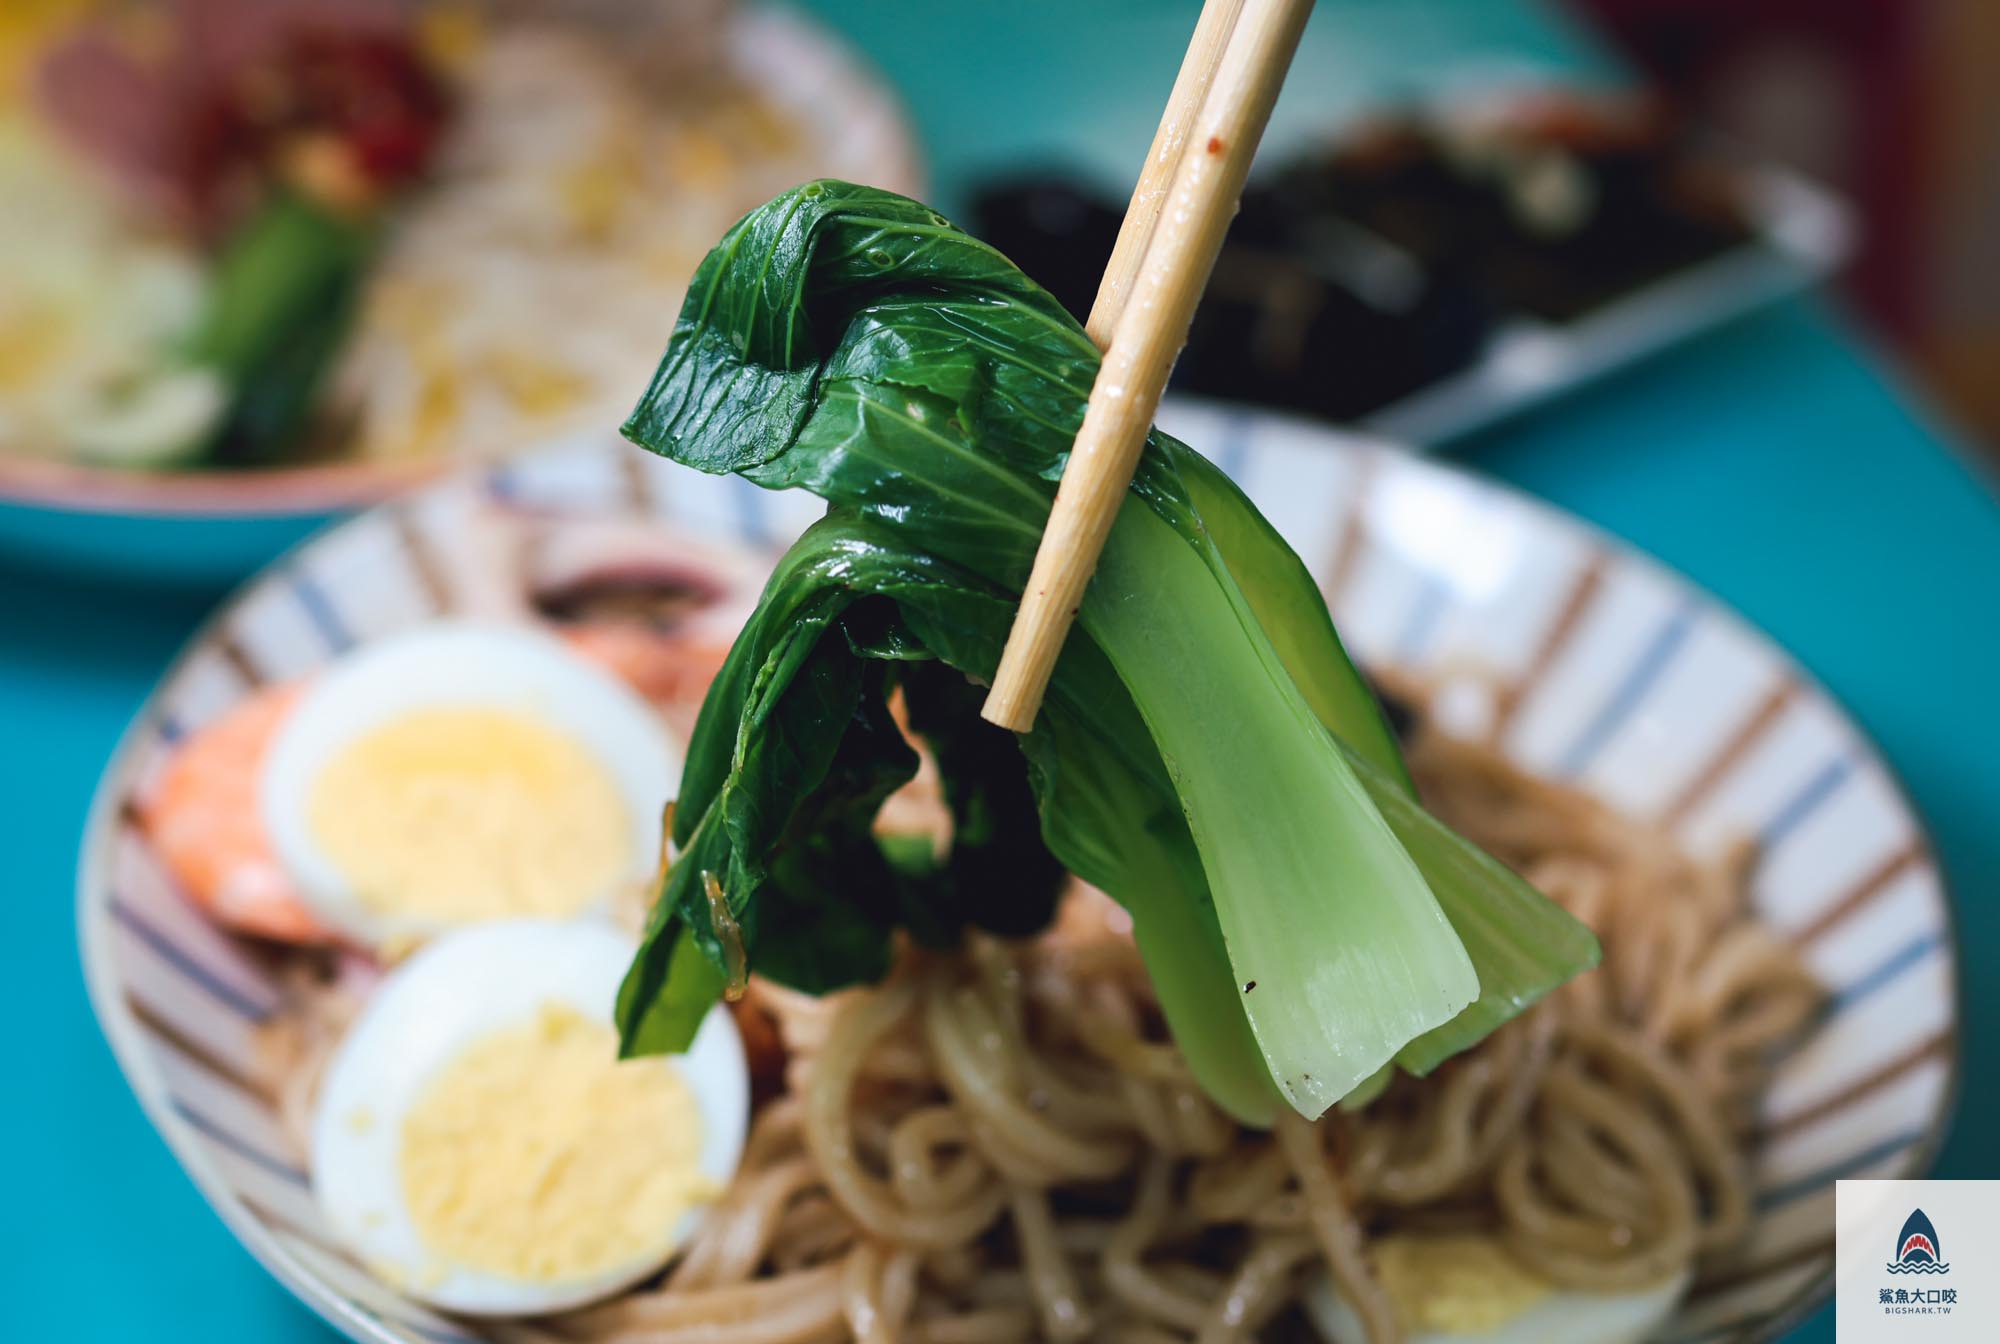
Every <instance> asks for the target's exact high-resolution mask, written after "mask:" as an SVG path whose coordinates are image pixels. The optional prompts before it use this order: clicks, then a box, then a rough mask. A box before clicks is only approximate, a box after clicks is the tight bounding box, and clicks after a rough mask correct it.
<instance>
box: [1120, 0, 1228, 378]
mask: <svg viewBox="0 0 2000 1344" xmlns="http://www.w3.org/2000/svg"><path fill="white" fill-rule="evenodd" d="M1242 10H1243V0H1207V3H1206V4H1204V5H1203V6H1202V7H1201V17H1200V18H1199V19H1197V20H1196V21H1195V26H1194V36H1193V37H1191V38H1189V39H1188V49H1187V55H1185V56H1183V57H1182V58H1181V69H1180V73H1179V74H1177V75H1175V76H1174V88H1173V92H1172V93H1169V94H1168V95H1167V110H1166V111H1165V112H1164V113H1162V114H1161V116H1160V128H1159V129H1158V130H1156V131H1154V132H1153V143H1152V147H1151V148H1149V149H1148V150H1147V151H1146V165H1145V167H1143V168H1141V169H1140V170H1139V180H1138V182H1137V183H1135V184H1134V185H1133V187H1132V199H1131V200H1130V201H1129V202H1128V203H1127V204H1126V206H1125V218H1124V220H1123V222H1121V223H1120V224H1119V226H1118V241H1117V242H1116V243H1114V244H1112V247H1111V259H1110V260H1109V261H1107V262H1105V264H1104V278H1103V279H1102V280H1100V281H1098V284H1097V297H1096V298H1095V299H1093V300H1092V301H1091V305H1090V317H1089V319H1088V320H1087V321H1085V322H1084V324H1083V329H1084V331H1086V332H1087V333H1089V335H1090V339H1091V340H1093V341H1095V342H1097V348H1098V349H1099V350H1102V349H1104V348H1105V347H1106V346H1108V345H1110V344H1111V330H1112V328H1114V327H1116V326H1117V325H1118V315H1119V314H1120V313H1122V312H1124V311H1125V300H1126V297H1127V296H1128V295H1129V294H1130V293H1131V291H1132V284H1133V282H1134V281H1135V280H1136V279H1137V278H1138V275H1139V264H1140V263H1141V262H1142V261H1144V260H1145V259H1146V249H1147V247H1148V246H1150V245H1151V243H1152V241H1153V227H1154V225H1155V224H1156V223H1158V221H1159V218H1160V207H1161V205H1163V204H1164V203H1165V202H1166V199H1167V193H1168V192H1169V191H1171V190H1172V189H1173V184H1174V173H1175V172H1176V171H1178V170H1179V168H1180V166H1181V156H1182V155H1183V154H1184V153H1185V152H1186V150H1187V142H1188V136H1189V134H1190V133H1191V132H1192V131H1193V129H1194V119H1195V118H1196V117H1197V116H1199V115H1201V108H1202V104H1203V103H1204V102H1205V101H1207V99H1208V90H1209V86H1210V85H1212V84H1214V83H1215V72H1216V69H1217V67H1219V66H1220V65H1221V64H1222V53H1223V50H1224V48H1225V47H1227V46H1228V44H1229V35H1230V34H1231V33H1232V32H1234V31H1235V30H1236V16H1237V15H1238V14H1240V13H1241V12H1242Z"/></svg>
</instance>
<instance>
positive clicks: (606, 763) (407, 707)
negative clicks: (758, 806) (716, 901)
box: [258, 621, 681, 947]
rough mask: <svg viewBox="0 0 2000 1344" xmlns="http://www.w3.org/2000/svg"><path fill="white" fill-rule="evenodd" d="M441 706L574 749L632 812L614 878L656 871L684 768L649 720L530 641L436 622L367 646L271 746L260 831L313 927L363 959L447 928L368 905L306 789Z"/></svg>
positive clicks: (611, 680)
mask: <svg viewBox="0 0 2000 1344" xmlns="http://www.w3.org/2000/svg"><path fill="white" fill-rule="evenodd" d="M446 708H452V709H468V708H483V709H505V710H512V711H515V712H518V713H522V714H524V715H528V716H531V717H533V718H535V719H537V720H539V721H540V722H542V723H545V724H547V725H548V726H549V727H551V728H553V729H555V730H556V731H558V732H560V733H563V734H565V735H566V736H568V737H570V738H572V739H573V740H574V741H576V742H577V743H578V744H579V745H580V746H582V747H583V748H584V749H585V750H586V751H587V752H588V753H589V754H590V755H591V757H592V758H593V759H595V760H596V761H597V763H598V764H599V766H600V767H601V768H602V769H603V770H604V771H605V773H606V774H607V775H608V776H609V778H610V779H611V781H612V784H613V785H614V787H615V788H616V789H617V791H618V795H619V797H620V798H622V799H623V800H624V802H625V807H626V810H627V811H628V813H629V814H630V815H629V817H628V822H629V824H628V826H627V830H628V832H629V833H630V835H631V843H630V853H629V855H628V858H627V862H626V865H625V869H624V871H623V872H621V874H620V876H619V879H618V880H619V881H620V882H630V881H643V880H645V879H646V878H647V877H648V876H649V875H650V874H651V873H652V872H653V870H654V868H655V867H656V865H657V864H658V861H659V842H660V813H661V809H662V808H664V807H665V805H666V802H667V800H668V799H669V798H671V797H672V796H673V792H674V788H675V785H676V781H677V780H678V779H679V777H680V768H681V762H680V758H679V754H678V753H677V752H676V751H675V750H674V747H673V744H672V742H671V741H670V740H669V739H668V736H667V733H666V729H665V728H664V727H663V726H662V724H661V723H660V720H659V717H658V716H657V715H656V714H655V713H654V712H653V710H652V708H651V707H650V706H648V705H647V704H646V702H645V701H644V700H642V699H641V698H640V697H639V696H638V694H637V693H635V692H634V691H632V690H631V689H630V688H629V687H627V686H626V685H625V684H624V683H623V682H621V681H619V680H618V679H617V678H615V677H613V676H612V675H611V674H609V673H607V672H605V671H603V670H602V669H601V668H599V667H597V666H596V665H595V664H593V663H590V662H588V661H587V660H585V659H583V658H581V657H579V656H577V655H576V654H574V653H572V652H571V651H570V650H569V649H568V648H567V647H566V646H564V645H563V644H562V643H561V642H560V641H559V640H557V639H555V638H554V637H552V636H550V635H547V634H544V633H542V632H541V631H538V630H534V629H532V628H529V627H526V626H515V625H501V624H481V623H474V622H462V621H446V622H439V623H436V624H433V625H428V626H424V627H422V628H421V629H418V630H414V631H411V632H409V633H407V634H402V635H396V636H393V637H391V638H389V639H386V640H383V641H381V642H379V643H376V644H371V645H369V646H368V647H366V648H364V649H361V650H359V651H358V652H355V653H353V654H350V655H349V656H348V657H346V658H344V659H342V660H341V661H340V662H339V663H337V664H335V665H334V667H333V668H331V669H330V670H328V671H327V672H325V673H323V674H321V675H320V676H319V677H318V678H317V679H316V680H315V681H314V682H313V683H312V684H311V685H310V686H309V687H308V688H307V690H306V692H305V694H304V695H303V696H301V697H300V700H299V703H298V705H297V706H296V707H295V708H294V709H293V710H292V712H291V714H290V715H289V716H288V717H287V719H286V721H285V724H284V726H283V727H282V728H281V729H280V730H279V732H278V735H277V737H276V738H275V739H274V740H273V741H272V743H271V749H270V753H269V755H268V756H267V758H266V760H265V764H264V770H263V775H262V778H261V780H260V787H259V795H258V804H259V808H260V810H261V812H262V815H263V821H264V826H265V830H266V832H267V833H268V834H269V836H270V839H271V845H272V848H273V850H274V851H275V852H276V853H277V856H278V860H279V862H280V863H281V864H283V865H284V867H285V869H286V871H287V872H288V873H289V874H290V875H291V877H292V880H293V881H294V882H295V883H297V884H298V887H299V891H300V895H301V896H302V897H303V898H304V900H305V902H306V905H307V906H308V907H309V908H310V909H311V911H312V913H313V914H314V915H315V916H316V917H317V918H318V919H319V920H320V921H321V922H322V923H324V924H326V925H327V926H328V927H330V928H333V929H336V930H338V931H339V932H341V933H342V934H344V935H346V936H347V937H348V938H349V939H351V940H353V941H354V942H356V943H358V944H360V945H362V946H365V947H380V946H383V945H385V944H389V943H395V942H402V941H409V940H419V939H422V938H425V937H429V936H431V935H433V934H436V933H439V932H441V931H442V930H443V929H444V928H445V927H447V925H445V924H444V923H442V922H440V921H438V920H437V919H435V918H428V917H424V916H420V915H415V914H410V913H399V912H394V911H382V910H377V909H374V908H371V907H370V906H368V905H367V904H365V903H364V902H363V901H362V900H361V899H360V897H359V896H358V895H357V894H356V892H355V890H354V888H353V885H352V884H351V883H350V882H349V880H348V879H347V876H346V874H344V873H343V872H342V871H341V869H340V866H339V865H338V864H336V863H335V862H334V861H333V860H332V858H330V857H329V856H328V855H327V853H326V851H325V850H324V849H323V848H322V847H321V845H320V843H319V839H318V837H317V835H316V834H315V833H314V830H313V827H312V825H311V823H310V820H309V817H310V807H309V803H310V800H311V798H312V793H313V788H314V785H315V784H316V783H317V782H318V780H319V777H320V774H321V772H322V771H324V770H325V769H326V767H327V766H328V765H329V764H330V763H331V762H332V761H333V759H334V758H335V757H336V756H337V755H339V753H340V752H341V751H342V750H344V749H345V748H346V747H348V746H349V745H351V744H352V743H354V742H355V741H356V740H357V739H359V738H361V737H362V736H364V735H366V734H367V733H368V732H370V731H371V730H373V729H375V728H378V727H380V726H382V725H383V724H385V723H388V722H390V721H392V720H394V719H397V718H400V717H402V716H404V715H406V714H410V713H413V712H416V711H419V710H425V709H446ZM612 895H613V892H612V891H610V890H606V891H604V892H600V893H598V894H597V895H596V896H595V897H593V899H592V900H591V901H590V902H588V903H587V905H586V907H585V909H586V910H587V911H597V910H601V909H603V908H604V906H605V904H606V903H607V902H608V901H609V900H610V898H611V896H612Z"/></svg>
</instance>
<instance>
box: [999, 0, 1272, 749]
mask: <svg viewBox="0 0 2000 1344" xmlns="http://www.w3.org/2000/svg"><path fill="white" fill-rule="evenodd" d="M1311 10H1312V0H1206V3H1205V4H1204V5H1203V6H1202V11H1201V18H1200V20H1199V22H1197V23H1196V25H1195V30H1194V36H1193V38H1192V39H1191V40H1190V41H1189V43H1188V50H1187V55H1186V57H1185V58H1184V59H1183V60H1182V62H1181V69H1180V74H1179V75H1178V76H1176V77H1175V79H1174V88H1173V92H1172V94H1171V95H1169V97H1168V99H1167V110H1166V113H1165V115H1164V116H1162V117H1161V119H1160V128H1159V130H1158V131H1157V132H1155V133H1154V136H1153V145H1152V149H1151V150H1150V151H1149V153H1148V155H1147V158H1146V164H1145V167H1144V169H1143V170H1142V171H1141V172H1140V174H1139V182H1138V185H1137V186H1136V187H1134V188H1133V191H1132V200H1131V203H1130V204H1129V205H1128V206H1127V207H1126V210H1125V220H1124V223H1123V224H1122V225H1121V226H1120V227H1119V230H1118V241H1117V244H1116V245H1115V246H1114V247H1113V248H1112V251H1111V261H1110V263H1109V264H1108V265H1107V266H1106V267H1105V269H1104V278H1103V280H1102V281H1101V282H1100V283H1099V285H1098V289H1097V298H1096V301H1095V302H1094V303H1093V304H1092V305H1091V310H1090V319H1089V321H1088V322H1086V323H1085V329H1086V330H1087V331H1088V332H1089V333H1090V338H1091V339H1092V340H1094V341H1096V342H1097V345H1098V348H1099V349H1101V350H1103V351H1104V361H1103V363H1102V364H1101V365H1099V367H1098V371H1097V381H1096V383H1095V384H1093V385H1092V387H1091V389H1090V405H1089V407H1088V409H1086V410H1085V412H1084V416H1083V425H1082V427H1081V428H1080V429H1079V430H1078V431H1077V435H1076V442H1075V444H1074V445H1073V446H1072V447H1071V449H1070V455H1069V462H1068V464H1067V465H1066V466H1065V467H1064V469H1063V477H1062V482H1061V484H1060V485H1059V486H1058V487H1057V490H1056V498H1055V504H1054V507H1053V508H1051V509H1050V511H1049V521H1048V526H1047V527H1046V528H1045V529H1044V530H1043V532H1042V540H1041V545H1040V547H1039V548H1038V549H1037V550H1036V552H1035V564H1034V568H1033V570H1032V571H1031V572H1030V574H1029V576H1028V586H1027V589H1026V591H1025V592H1024V593H1023V594H1022V596H1021V606H1020V609H1019V610H1018V611H1016V612H1015V613H1014V625H1013V628H1012V629H1011V630H1010V631H1009V632H1008V634H1007V646H1006V649H1005V650H1004V651H1003V653H1002V654H1001V657H1000V668H999V671H998V672H997V674H996V675H995V676H994V678H993V688H992V690H991V691H989V692H988V693H987V696H986V704H985V706H984V707H983V708H982V709H981V711H980V713H981V714H982V715H983V716H984V717H985V718H986V719H987V720H989V721H990V722H993V723H997V724H999V725H1000V726H1001V727H1003V728H1011V729H1012V730H1014V731H1015V732H1017V733H1024V732H1026V731H1028V729H1029V728H1030V727H1031V726H1032V725H1033V724H1034V721H1035V714H1036V712H1037V711H1038V710H1040V708H1041V704H1042V695H1043V692H1045V691H1046V690H1047V689H1048V684H1049V676H1050V674H1051V673H1052V672H1053V671H1054V670H1055V664H1056V656H1057V655H1058V654H1059V653H1061V652H1062V646H1063V640H1064V639H1065V638H1066V637H1067V636H1068V634H1069V627H1070V623H1071V622H1072V621H1073V620H1074V619H1075V617H1076V612H1077V607H1078V605H1079V604H1080V603H1081V602H1082V600H1083V589H1084V585H1086V584H1087V583H1089V582H1090V576H1091V573H1092V572H1093V571H1094V570H1095V569H1096V568H1097V557H1098V553H1099V552H1101V551H1102V550H1103V549H1104V540H1105V538H1106V537H1107V536H1109V535H1110V533H1111V524H1112V522H1113V521H1114V520H1115V519H1116V518H1117V516H1118V508H1119V505H1120V504H1122V503H1123V502H1124V499H1125V494H1126V491H1127V489H1128V488H1129V487H1130V486H1131V484H1132V473H1133V471H1134V469H1136V468H1137V466H1138V464H1139V453H1140V451H1141V450H1142V449H1143V448H1144V446H1145V442H1146V433H1147V431H1148V430H1150V429H1151V428H1152V425H1153V417H1154V415H1155V414H1156V413H1157V412H1158V411H1159V407H1160V394H1161V393H1162V392H1163V391H1165V389H1166V385H1167V376H1168V374H1170V373H1171V372H1172V371H1173V366H1174V360H1175V358H1177V357H1178V356H1179V354H1180V352H1181V347H1182V346H1184V345H1186V344H1187V336H1188V326H1189V324H1190V323H1191V322H1192V321H1193V319H1194V308H1195V304H1196V303H1197V302H1198V301H1199V300H1200V298H1201V293H1202V291H1203V290H1204V289H1205V288H1207V286H1208V277H1209V272H1210V271H1212V270H1213V269H1214V268H1215V257H1216V253H1217V252H1219V251H1220V250H1221V248H1222V236H1223V234H1224V233H1225V232H1226V231H1227V230H1228V228H1229V222H1230V220H1231V219H1233V218H1234V217H1235V215H1236V206H1237V202H1238V200H1239V199H1240V198H1241V196H1242V194H1243V182H1244V179H1245V178H1246V177H1247V176H1248V175H1249V172H1250V160H1251V159H1252V158H1254V157H1255V156H1256V153H1257V142H1258V141H1259V140H1260V139H1262V138H1263V134H1264V124H1265V123H1266V122H1267V121H1269V120H1270V117H1271V105H1272V104H1273V103H1275V102H1276V101H1277V98H1278V86H1279V85H1280V84H1282V83H1283V82H1284V79H1285V71H1286V69H1287V68H1289V67H1290V65H1291V63H1292V53H1293V52H1294V51H1295V50H1296V49H1297V48H1298V43H1299V33H1300V31H1301V30H1302V29H1303V28H1304V27H1305V21H1306V15H1307V14H1308V13H1310V12H1311Z"/></svg>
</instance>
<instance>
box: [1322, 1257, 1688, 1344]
mask: <svg viewBox="0 0 2000 1344" xmlns="http://www.w3.org/2000/svg"><path fill="white" fill-rule="evenodd" d="M1687 1286H1688V1275H1687V1273H1686V1272H1685V1271H1683V1272H1682V1273H1680V1274H1678V1275H1676V1276H1675V1277H1673V1278H1671V1279H1668V1280H1667V1281H1666V1282H1665V1283H1662V1284H1660V1285H1659V1286H1658V1287H1654V1288H1641V1289H1639V1290H1637V1291H1635V1292H1629V1293H1579V1292H1572V1291H1568V1290H1558V1291H1556V1292H1553V1293H1550V1294H1549V1295H1548V1296H1547V1297H1544V1298H1542V1299H1540V1300H1539V1301H1537V1302H1535V1303H1534V1304H1533V1305H1531V1306H1530V1307H1528V1309H1527V1310H1525V1311H1523V1312H1521V1313H1520V1314H1518V1315H1515V1316H1512V1317H1509V1318H1508V1319H1507V1320H1505V1321H1502V1322H1501V1323H1500V1324H1499V1325H1497V1326H1495V1327H1493V1328H1492V1329H1491V1330H1481V1331H1476V1332H1474V1333H1471V1334H1457V1333H1447V1332H1445V1331H1441V1330H1416V1331H1412V1332H1411V1333H1410V1334H1409V1336H1408V1337H1407V1338H1406V1339H1405V1340H1404V1344H1640V1342H1641V1341H1642V1340H1646V1339H1650V1338H1651V1337H1652V1336H1653V1334H1654V1332H1655V1331H1657V1330H1658V1329H1659V1328H1660V1326H1661V1325H1662V1324H1664V1323H1665V1321H1666V1320H1667V1318H1668V1317H1669V1316H1672V1315H1673V1313H1674V1308H1675V1307H1676V1306H1678V1305H1679V1304H1680V1300H1681V1295H1682V1294H1683V1293H1685V1292H1686V1291H1687ZM1305 1308H1306V1314H1307V1315H1308V1316H1309V1317H1311V1318H1312V1322H1313V1324H1314V1325H1315V1326H1317V1327H1318V1329H1319V1332H1320V1334H1321V1335H1323V1336H1324V1337H1325V1338H1326V1340H1327V1344H1368V1332H1367V1331H1366V1330H1364V1329H1363V1328H1362V1326H1361V1320H1360V1318H1359V1317H1358V1316H1356V1315H1355V1314H1354V1310H1353V1308H1351V1307H1349V1306H1348V1305H1347V1303H1346V1302H1344V1301H1342V1300H1341V1298H1340V1295H1339V1294H1338V1293H1336V1292H1335V1291H1334V1287H1333V1281H1332V1280H1331V1279H1330V1278H1328V1277H1327V1276H1325V1275H1320V1276H1319V1277H1318V1278H1316V1279H1314V1280H1313V1281H1312V1282H1311V1283H1310V1284H1308V1285H1307V1286H1306V1292H1305Z"/></svg>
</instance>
